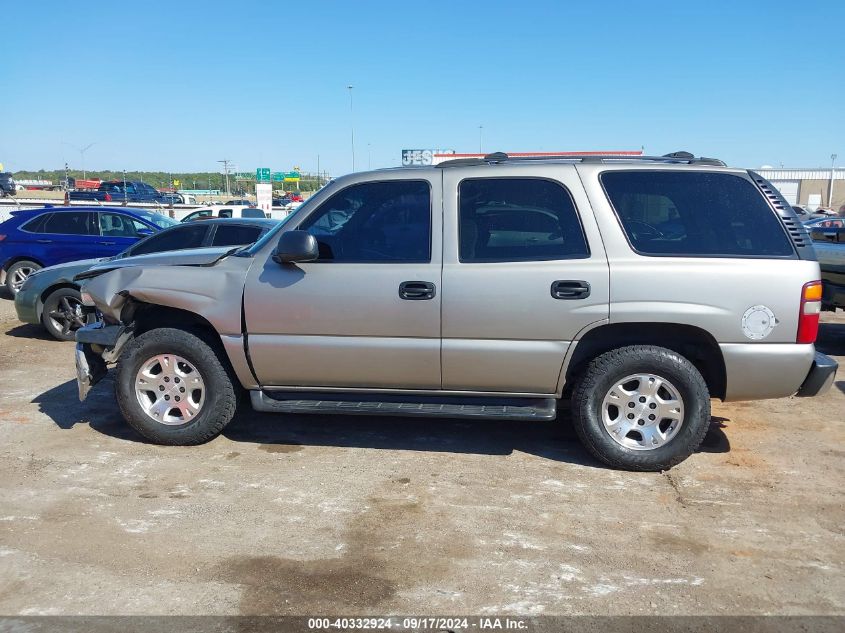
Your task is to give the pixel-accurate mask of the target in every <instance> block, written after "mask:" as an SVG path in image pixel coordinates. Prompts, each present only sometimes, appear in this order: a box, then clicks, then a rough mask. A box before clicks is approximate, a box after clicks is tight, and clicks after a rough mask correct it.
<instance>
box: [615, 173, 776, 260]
mask: <svg viewBox="0 0 845 633" xmlns="http://www.w3.org/2000/svg"><path fill="white" fill-rule="evenodd" d="M601 181H602V184H603V185H604V188H605V190H606V191H607V195H608V197H609V198H610V202H611V203H612V204H613V208H614V209H615V210H616V214H617V215H618V216H619V220H620V221H621V222H622V226H623V228H624V229H625V233H626V234H627V235H628V239H629V240H630V242H631V245H632V246H633V247H634V249H635V250H637V251H638V252H640V253H643V254H646V255H681V256H697V257H707V256H719V255H722V256H737V257H742V256H784V255H791V254H792V253H793V250H792V245H791V244H790V242H789V239H788V238H787V236H786V233H785V232H784V229H783V226H782V225H781V223H780V220H778V218H777V217H776V216H775V214H774V212H773V211H772V210H771V208H770V207H769V205H768V203H767V202H766V200H765V199H764V198H763V195H762V194H761V193H760V191H759V190H758V189H757V187H755V186H754V185H753V184H752V183H751V182H749V181H747V180H745V179H744V178H741V177H739V176H733V175H731V174H718V173H707V172H680V171H672V172H669V171H612V172H605V173H604V174H602V175H601Z"/></svg>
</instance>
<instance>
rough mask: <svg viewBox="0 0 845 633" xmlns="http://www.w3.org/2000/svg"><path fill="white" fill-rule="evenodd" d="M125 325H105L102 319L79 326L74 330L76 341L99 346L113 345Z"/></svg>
mask: <svg viewBox="0 0 845 633" xmlns="http://www.w3.org/2000/svg"><path fill="white" fill-rule="evenodd" d="M125 331H126V327H125V326H123V325H105V324H104V323H103V322H102V321H101V322H98V323H92V324H91V325H86V326H85V327H81V328H79V329H78V330H77V331H76V342H77V343H91V344H93V345H99V346H101V347H114V346H115V345H116V344H117V339H118V338H119V337H120V335H121V334H123V332H125Z"/></svg>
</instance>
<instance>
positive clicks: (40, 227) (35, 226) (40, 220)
mask: <svg viewBox="0 0 845 633" xmlns="http://www.w3.org/2000/svg"><path fill="white" fill-rule="evenodd" d="M52 215H53V214H52V213H43V214H41V215H39V216H38V217H37V218H33V219H32V220H30V221H29V222H26V223H24V224H23V225H21V229H22V230H24V231H29V232H30V233H43V232H44V224H45V223H46V222H47V220H49V219H50V216H52Z"/></svg>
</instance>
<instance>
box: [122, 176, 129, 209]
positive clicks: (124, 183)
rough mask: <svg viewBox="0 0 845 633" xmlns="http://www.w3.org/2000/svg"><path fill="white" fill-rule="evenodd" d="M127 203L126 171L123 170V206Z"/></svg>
mask: <svg viewBox="0 0 845 633" xmlns="http://www.w3.org/2000/svg"><path fill="white" fill-rule="evenodd" d="M127 202H129V201H128V200H127V199H126V170H125V169H124V170H123V206H124V207H125V206H126V203H127Z"/></svg>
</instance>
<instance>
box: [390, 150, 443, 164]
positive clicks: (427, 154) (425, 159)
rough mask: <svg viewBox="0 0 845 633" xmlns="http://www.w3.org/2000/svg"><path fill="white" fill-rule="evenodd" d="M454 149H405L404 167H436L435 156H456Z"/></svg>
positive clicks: (403, 151)
mask: <svg viewBox="0 0 845 633" xmlns="http://www.w3.org/2000/svg"><path fill="white" fill-rule="evenodd" d="M454 153H455V150H453V149H403V150H402V166H403V167H411V166H421V165H422V166H424V165H434V164H435V163H434V155H435V154H454Z"/></svg>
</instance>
